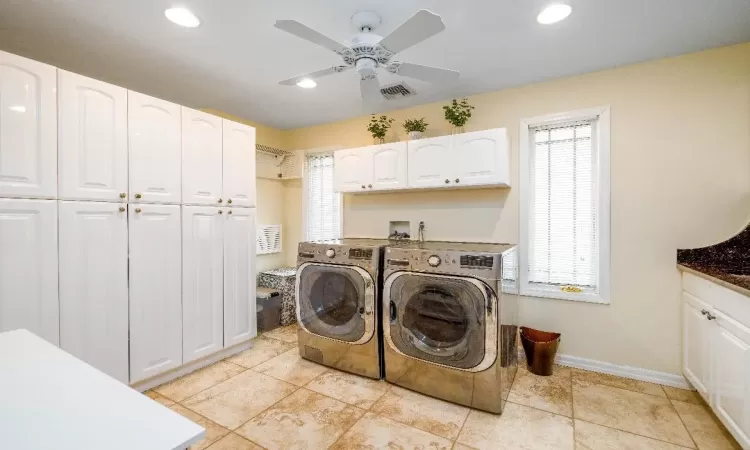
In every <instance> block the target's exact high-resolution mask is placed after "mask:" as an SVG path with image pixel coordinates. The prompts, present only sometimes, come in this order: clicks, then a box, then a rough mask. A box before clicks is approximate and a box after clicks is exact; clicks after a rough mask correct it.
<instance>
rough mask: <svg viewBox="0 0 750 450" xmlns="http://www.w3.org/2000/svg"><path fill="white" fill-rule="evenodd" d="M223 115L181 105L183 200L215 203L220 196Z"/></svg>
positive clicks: (195, 203)
mask: <svg viewBox="0 0 750 450" xmlns="http://www.w3.org/2000/svg"><path fill="white" fill-rule="evenodd" d="M221 172H222V129H221V118H219V117H216V116H213V115H211V114H206V113H204V112H200V111H196V110H194V109H190V108H185V107H183V108H182V202H183V204H190V205H216V204H217V203H218V200H219V199H220V198H221Z"/></svg>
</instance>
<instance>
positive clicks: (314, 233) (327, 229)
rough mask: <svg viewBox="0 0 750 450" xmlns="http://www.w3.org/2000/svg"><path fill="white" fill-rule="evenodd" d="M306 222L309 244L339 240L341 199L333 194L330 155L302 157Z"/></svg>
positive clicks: (331, 160) (331, 158) (331, 157)
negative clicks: (303, 160) (303, 161)
mask: <svg viewBox="0 0 750 450" xmlns="http://www.w3.org/2000/svg"><path fill="white" fill-rule="evenodd" d="M305 186H306V193H305V195H306V203H305V205H306V221H305V227H306V230H305V236H306V239H307V240H308V241H320V240H327V239H338V238H340V237H341V214H340V209H339V208H340V207H341V206H340V201H341V200H340V199H341V196H340V195H339V194H338V193H336V192H334V191H333V155H331V154H313V155H307V156H306V157H305Z"/></svg>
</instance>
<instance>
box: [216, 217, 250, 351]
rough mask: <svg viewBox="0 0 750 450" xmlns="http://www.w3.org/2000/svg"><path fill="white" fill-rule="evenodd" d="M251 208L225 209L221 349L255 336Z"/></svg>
mask: <svg viewBox="0 0 750 450" xmlns="http://www.w3.org/2000/svg"><path fill="white" fill-rule="evenodd" d="M255 218H256V216H255V209H251V208H229V210H228V211H227V214H226V221H225V222H224V347H231V346H232V345H235V344H239V343H241V342H244V341H247V340H248V339H250V338H253V337H255V336H256V335H257V334H258V333H257V321H256V315H255V232H256V229H255Z"/></svg>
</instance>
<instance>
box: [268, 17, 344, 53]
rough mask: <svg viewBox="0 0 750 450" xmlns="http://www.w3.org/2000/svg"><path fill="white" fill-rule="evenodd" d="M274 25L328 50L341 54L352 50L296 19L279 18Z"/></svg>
mask: <svg viewBox="0 0 750 450" xmlns="http://www.w3.org/2000/svg"><path fill="white" fill-rule="evenodd" d="M273 26H275V27H276V28H278V29H279V30H284V31H286V32H287V33H290V34H293V35H295V36H297V37H298V38H302V39H304V40H306V41H310V42H312V43H313V44H317V45H320V46H321V47H325V48H327V49H328V50H332V51H334V52H336V53H338V54H339V55H342V54H343V53H345V52H346V51H347V50H348V51H351V49H350V48H349V47H347V46H346V45H344V44H342V43H340V42H337V41H336V40H334V39H331V38H329V37H328V36H326V35H324V34H321V33H318V32H317V31H315V30H313V29H312V28H310V27H308V26H307V25H304V24H301V23H299V22H297V21H296V20H277V21H276V23H275V24H274V25H273Z"/></svg>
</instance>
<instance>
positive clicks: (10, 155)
mask: <svg viewBox="0 0 750 450" xmlns="http://www.w3.org/2000/svg"><path fill="white" fill-rule="evenodd" d="M56 80H57V72H56V69H55V68H54V67H52V66H48V65H47V64H42V63H40V62H36V61H32V60H30V59H26V58H22V57H20V56H16V55H12V54H10V53H5V52H0V111H2V113H0V196H5V197H34V198H55V197H56V196H57V100H56V99H55V87H56V84H57V83H56Z"/></svg>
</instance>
